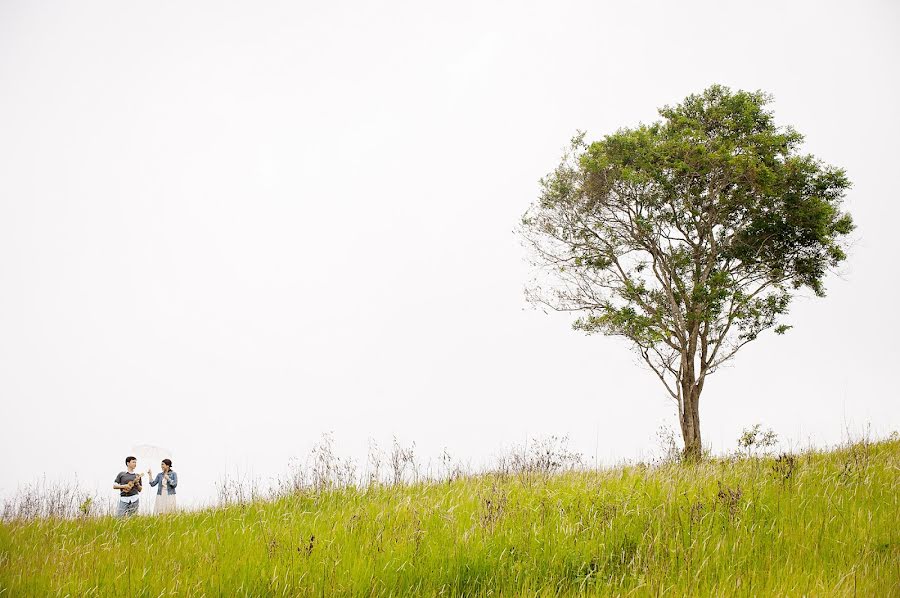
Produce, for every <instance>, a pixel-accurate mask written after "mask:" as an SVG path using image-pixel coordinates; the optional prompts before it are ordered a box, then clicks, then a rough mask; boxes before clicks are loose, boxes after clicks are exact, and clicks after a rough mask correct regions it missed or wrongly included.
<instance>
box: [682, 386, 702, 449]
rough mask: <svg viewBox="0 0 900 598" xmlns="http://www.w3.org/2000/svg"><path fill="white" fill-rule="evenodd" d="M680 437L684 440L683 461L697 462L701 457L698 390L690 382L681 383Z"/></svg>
mask: <svg viewBox="0 0 900 598" xmlns="http://www.w3.org/2000/svg"><path fill="white" fill-rule="evenodd" d="M681 396H682V397H683V399H682V403H683V407H682V413H681V437H682V439H683V440H684V459H685V460H686V461H699V460H700V459H701V458H702V457H703V442H702V440H701V439H700V409H699V405H700V388H699V387H698V386H697V385H696V384H694V383H693V381H691V380H685V381H683V382H682V395H681Z"/></svg>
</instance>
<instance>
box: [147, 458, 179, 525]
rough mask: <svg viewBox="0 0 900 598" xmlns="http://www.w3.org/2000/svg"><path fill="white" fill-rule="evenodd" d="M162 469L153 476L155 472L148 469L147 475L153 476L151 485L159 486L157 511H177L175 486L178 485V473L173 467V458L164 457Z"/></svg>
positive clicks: (161, 512) (160, 512)
mask: <svg viewBox="0 0 900 598" xmlns="http://www.w3.org/2000/svg"><path fill="white" fill-rule="evenodd" d="M160 467H162V471H161V472H159V473H158V474H156V477H155V478H154V477H153V472H152V471H151V470H149V469H148V470H147V475H148V476H150V477H151V478H153V479H152V480H150V485H151V486H159V488H157V489H156V509H155V511H154V512H155V513H156V514H157V515H161V514H163V513H174V512H175V486H177V485H178V474H176V473H175V470H173V469H172V460H171V459H163V460H162V463H160Z"/></svg>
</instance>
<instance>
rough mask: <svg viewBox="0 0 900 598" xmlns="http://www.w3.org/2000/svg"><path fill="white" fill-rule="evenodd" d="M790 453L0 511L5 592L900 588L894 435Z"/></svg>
mask: <svg viewBox="0 0 900 598" xmlns="http://www.w3.org/2000/svg"><path fill="white" fill-rule="evenodd" d="M779 459H780V460H779ZM779 459H773V458H769V457H762V458H760V459H751V460H739V459H733V458H730V459H721V460H709V461H705V462H702V463H699V464H664V465H661V466H659V467H655V468H654V467H648V466H644V465H638V466H628V467H622V468H618V469H614V470H607V471H573V472H567V473H563V474H559V475H544V476H540V477H534V476H530V477H528V478H527V481H526V480H525V479H523V478H521V477H519V476H517V475H499V474H495V475H484V476H479V477H469V478H461V479H456V480H454V481H452V482H450V483H447V482H446V481H444V482H435V483H431V484H417V485H412V486H402V485H401V486H394V487H386V486H372V487H370V488H368V489H355V488H346V489H324V490H321V491H318V492H307V493H298V494H294V495H291V496H288V497H285V498H283V499H281V500H278V501H275V502H261V501H260V502H253V503H249V504H244V505H232V506H228V507H226V508H220V509H210V510H206V511H201V512H196V513H182V514H178V515H175V516H171V517H145V516H137V517H134V518H131V519H127V520H119V519H113V518H108V517H104V518H76V519H68V520H61V519H39V520H33V521H29V522H13V523H4V524H3V525H2V526H0V594H3V595H9V596H65V595H69V596H91V595H93V596H173V595H177V596H201V595H207V596H210V595H215V596H321V595H327V596H340V595H354V596H356V595H394V596H437V595H446V596H486V595H505V596H558V595H591V596H614V595H639V596H643V595H647V596H657V595H666V596H730V595H741V596H744V595H751V596H802V595H807V596H851V595H859V596H892V595H896V594H897V588H898V587H900V570H898V568H897V563H898V562H900V560H898V559H900V535H898V531H897V530H898V529H900V525H898V524H900V520H898V515H897V514H898V513H900V492H898V487H897V476H896V472H897V470H898V468H900V441H897V440H893V441H890V442H882V443H874V444H873V443H868V442H862V443H858V444H854V445H850V446H847V447H845V448H843V449H841V450H837V451H834V452H830V453H812V452H810V453H805V454H799V455H795V456H793V455H792V456H790V459H787V458H785V457H779Z"/></svg>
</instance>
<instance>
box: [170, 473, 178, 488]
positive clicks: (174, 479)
mask: <svg viewBox="0 0 900 598" xmlns="http://www.w3.org/2000/svg"><path fill="white" fill-rule="evenodd" d="M177 485H178V474H177V473H175V472H174V471H172V470H171V469H170V470H169V488H174V487H175V486H177Z"/></svg>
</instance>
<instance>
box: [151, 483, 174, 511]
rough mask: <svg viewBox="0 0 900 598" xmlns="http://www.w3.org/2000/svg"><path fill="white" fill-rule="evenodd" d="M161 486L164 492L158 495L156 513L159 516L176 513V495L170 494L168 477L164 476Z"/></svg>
mask: <svg viewBox="0 0 900 598" xmlns="http://www.w3.org/2000/svg"><path fill="white" fill-rule="evenodd" d="M160 485H161V486H162V490H161V491H160V493H159V494H157V495H156V510H155V511H154V512H155V513H156V514H157V515H162V514H164V513H174V512H175V495H174V494H169V478H168V476H165V475H163V477H162V482H160Z"/></svg>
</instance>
